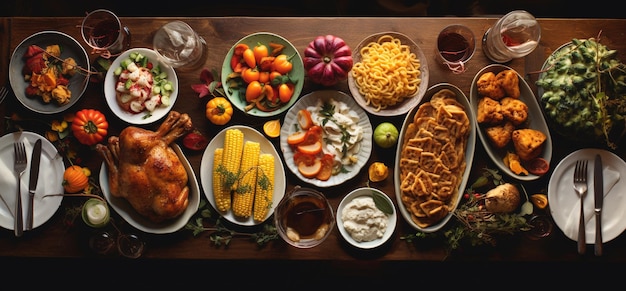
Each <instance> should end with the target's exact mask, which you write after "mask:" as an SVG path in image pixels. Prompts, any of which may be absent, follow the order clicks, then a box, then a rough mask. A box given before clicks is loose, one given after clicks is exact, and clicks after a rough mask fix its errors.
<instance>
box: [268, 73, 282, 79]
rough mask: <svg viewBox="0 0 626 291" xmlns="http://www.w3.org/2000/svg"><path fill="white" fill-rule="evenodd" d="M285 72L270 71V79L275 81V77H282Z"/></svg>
mask: <svg viewBox="0 0 626 291" xmlns="http://www.w3.org/2000/svg"><path fill="white" fill-rule="evenodd" d="M282 75H283V74H281V73H279V72H277V71H272V72H270V81H274V79H276V77H280V76H282Z"/></svg>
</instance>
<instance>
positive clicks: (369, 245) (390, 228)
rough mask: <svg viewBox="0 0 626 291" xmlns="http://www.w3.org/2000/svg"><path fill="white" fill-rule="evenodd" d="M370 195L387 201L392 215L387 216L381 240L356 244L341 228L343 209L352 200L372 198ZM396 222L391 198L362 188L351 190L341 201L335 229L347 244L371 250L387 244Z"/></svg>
mask: <svg viewBox="0 0 626 291" xmlns="http://www.w3.org/2000/svg"><path fill="white" fill-rule="evenodd" d="M372 195H378V196H379V197H382V198H384V201H387V203H389V205H390V206H391V208H392V210H393V213H392V214H388V215H387V219H388V221H387V229H386V230H385V233H384V234H383V236H382V237H381V238H378V239H374V240H372V241H362V242H358V241H356V240H355V239H354V238H352V236H351V235H350V233H348V231H347V230H346V229H345V228H344V227H343V219H342V218H341V217H342V213H343V209H344V208H345V206H346V205H347V204H348V203H350V202H351V201H352V200H353V199H355V198H357V197H362V196H372ZM374 201H376V200H374ZM397 220H398V215H397V212H396V207H395V206H394V204H393V201H392V200H391V198H389V196H388V195H387V194H385V193H384V192H382V191H380V190H378V189H375V188H369V187H363V188H358V189H355V190H353V191H352V192H350V193H348V195H346V196H345V197H344V198H343V199H342V200H341V203H339V207H338V208H337V228H338V229H339V232H340V233H341V236H342V237H343V238H344V239H345V240H346V241H347V242H348V243H350V244H351V245H353V246H355V247H357V248H360V249H373V248H376V247H379V246H381V245H383V244H384V243H385V242H387V241H388V240H389V238H391V235H392V234H393V232H394V230H395V229H396V222H397Z"/></svg>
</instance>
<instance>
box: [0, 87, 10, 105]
mask: <svg viewBox="0 0 626 291" xmlns="http://www.w3.org/2000/svg"><path fill="white" fill-rule="evenodd" d="M7 95H9V89H7V87H6V86H2V87H0V103H2V101H4V98H6V97H7Z"/></svg>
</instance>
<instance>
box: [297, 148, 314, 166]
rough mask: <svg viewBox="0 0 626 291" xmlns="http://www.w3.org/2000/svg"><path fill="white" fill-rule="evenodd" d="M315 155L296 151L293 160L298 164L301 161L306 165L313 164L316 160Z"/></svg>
mask: <svg viewBox="0 0 626 291" xmlns="http://www.w3.org/2000/svg"><path fill="white" fill-rule="evenodd" d="M315 159H316V158H315V156H313V155H309V154H305V153H302V152H299V151H296V152H295V153H294V154H293V161H294V163H295V164H296V165H298V164H300V163H304V164H305V165H311V164H313V162H314V161H315Z"/></svg>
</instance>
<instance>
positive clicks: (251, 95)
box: [246, 81, 263, 102]
mask: <svg viewBox="0 0 626 291" xmlns="http://www.w3.org/2000/svg"><path fill="white" fill-rule="evenodd" d="M261 94H263V86H261V83H259V81H252V82H250V84H248V86H247V87H246V101H248V102H254V100H255V99H257V98H259V96H261Z"/></svg>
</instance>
